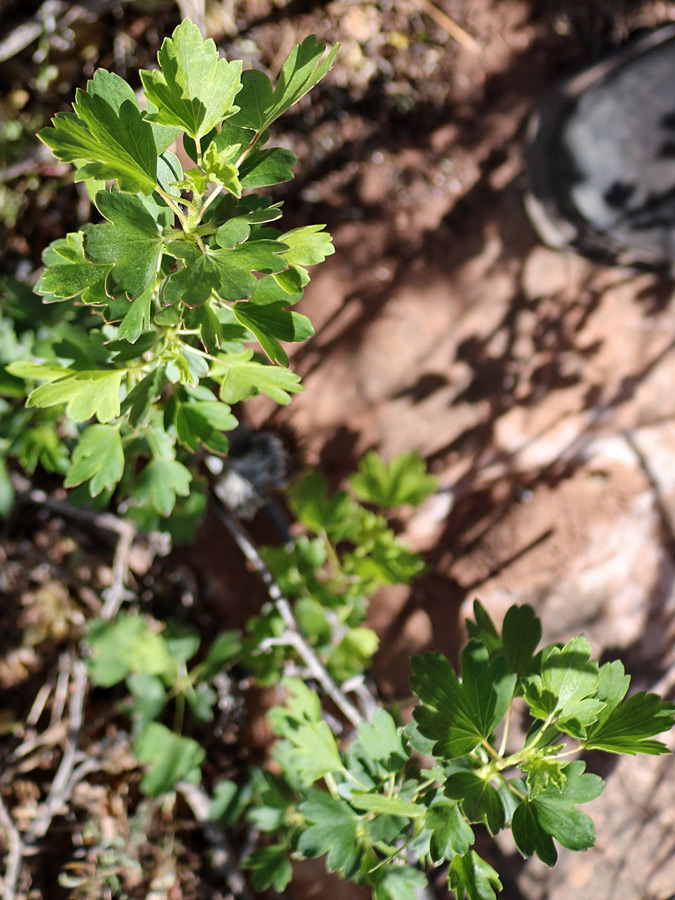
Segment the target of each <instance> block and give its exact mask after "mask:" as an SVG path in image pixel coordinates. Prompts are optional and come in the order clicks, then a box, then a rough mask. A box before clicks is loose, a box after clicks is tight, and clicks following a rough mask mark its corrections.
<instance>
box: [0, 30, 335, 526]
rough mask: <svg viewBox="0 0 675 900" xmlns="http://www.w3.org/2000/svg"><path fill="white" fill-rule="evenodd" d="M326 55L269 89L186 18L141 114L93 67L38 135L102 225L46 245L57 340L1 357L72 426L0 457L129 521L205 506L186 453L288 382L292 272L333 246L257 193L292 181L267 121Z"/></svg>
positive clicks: (45, 281) (289, 163) (299, 93)
mask: <svg viewBox="0 0 675 900" xmlns="http://www.w3.org/2000/svg"><path fill="white" fill-rule="evenodd" d="M336 50H337V48H333V49H332V50H331V51H330V52H326V51H325V45H324V44H321V43H318V42H317V41H316V39H315V38H314V37H309V38H307V39H306V40H305V41H303V43H302V44H300V45H299V46H297V47H296V48H295V49H294V50H293V51H292V52H291V53H290V55H289V57H288V58H287V60H286V61H285V63H284V64H283V66H282V68H281V71H280V74H279V80H278V84H277V86H276V87H274V88H273V87H272V85H271V83H270V81H269V79H268V78H267V76H266V75H264V74H263V73H262V72H257V71H249V72H242V64H241V62H240V61H231V62H228V61H226V60H225V59H222V58H220V57H219V54H218V51H217V49H216V47H215V45H214V43H213V41H211V40H206V41H205V40H203V38H202V36H201V34H200V31H199V29H198V28H197V26H196V25H194V24H192V23H191V22H190V21H188V20H186V21H184V22H183V23H182V24H181V25H179V26H178V27H177V28H176V30H175V31H174V33H173V35H172V37H170V38H167V39H166V40H165V41H164V43H163V45H162V48H161V50H160V51H159V54H158V60H159V66H160V68H159V69H157V70H153V71H142V72H141V78H142V81H143V86H144V95H145V96H144V105H143V106H141V104H139V100H138V99H137V97H136V94H135V93H134V91H133V90H132V88H131V87H130V85H129V84H127V82H125V81H124V80H123V79H122V78H120V77H119V76H117V75H115V74H114V73H111V72H108V71H106V70H102V69H99V70H97V71H96V72H95V73H94V76H93V77H92V78H91V80H90V81H89V82H88V84H87V88H86V90H78V91H77V94H76V98H75V102H74V103H73V111H72V112H67V113H59V114H57V115H56V117H55V118H54V119H53V124H52V126H50V127H48V128H45V129H43V130H42V131H41V132H40V134H39V137H40V138H41V140H42V141H43V142H44V143H45V144H47V146H48V147H50V148H51V150H52V152H53V153H54V154H55V156H56V157H57V158H58V159H60V160H62V161H64V162H70V163H73V165H74V166H75V170H76V174H75V177H76V180H78V181H83V182H85V184H86V186H87V189H88V191H89V192H90V194H91V196H92V197H93V198H94V202H95V204H96V207H97V209H98V211H99V213H100V214H101V216H102V217H103V219H104V220H105V221H104V222H103V223H102V224H94V225H86V226H85V227H84V228H83V229H82V230H81V231H78V232H76V233H72V234H68V235H66V237H64V238H61V239H59V240H57V241H54V242H53V243H52V244H51V245H50V246H49V247H48V248H47V250H46V251H45V253H44V263H45V269H44V271H43V273H42V275H41V277H40V279H39V281H38V283H37V286H36V291H37V293H38V294H39V295H41V296H42V298H43V299H44V301H45V303H47V304H52V303H58V304H59V305H60V309H61V314H60V316H59V315H58V314H53V315H51V314H50V318H51V320H52V321H54V322H55V327H56V329H57V332H58V333H59V336H61V335H62V337H61V339H60V340H58V341H57V342H56V343H55V345H54V346H53V347H52V348H46V347H45V346H44V342H40V340H39V339H38V335H37V334H36V335H35V338H34V339H33V340H30V341H27V342H26V343H23V344H21V345H20V346H15V347H10V348H8V352H5V354H4V355H5V359H4V360H3V362H5V363H6V376H5V377H6V378H10V379H11V385H10V387H12V388H13V390H14V392H15V393H16V392H17V381H19V380H24V381H26V382H28V383H30V384H34V383H35V382H37V383H38V386H37V387H34V389H32V390H31V391H30V393H29V396H28V404H27V405H28V408H29V410H39V411H41V413H42V415H43V417H44V416H46V419H45V420H49V421H53V417H52V419H49V416H50V415H51V413H50V411H51V410H55V409H56V410H58V411H59V412H60V411H61V410H63V408H64V407H65V414H66V415H65V420H66V421H68V422H69V423H82V425H81V426H80V428H81V430H79V431H78V432H77V434H76V435H74V434H73V429H72V425H71V426H70V427H69V433H68V438H69V440H68V441H62V440H61V441H58V440H56V439H55V438H54V437H53V436H52V437H51V438H49V437H47V436H45V437H44V440H43V441H42V443H41V444H40V446H39V447H38V446H36V447H35V449H34V450H33V451H32V457H31V452H29V451H28V450H26V449H23V448H21V447H20V446H19V445H17V442H16V440H12V442H11V443H10V444H5V447H4V450H5V454H6V455H10V456H11V455H15V456H17V457H18V458H19V459H21V460H22V461H23V462H29V463H30V462H31V461H32V460H33V459H34V458H37V459H39V460H41V461H46V463H47V467H50V466H51V467H52V468H54V469H56V470H57V471H59V472H62V473H65V485H66V487H71V488H73V487H77V486H80V485H82V486H83V487H84V489H86V492H87V493H88V494H89V496H90V497H100V498H101V499H102V500H103V501H104V502H106V501H107V500H109V499H110V498H111V497H112V495H113V493H114V492H116V496H117V499H118V500H126V502H127V506H128V507H129V509H128V514H130V515H132V516H134V517H135V518H136V519H137V520H138V521H139V522H140V524H141V525H143V526H144V527H151V526H153V525H156V524H157V523H158V519H159V520H161V518H167V517H168V516H170V515H171V513H172V512H173V510H174V508H175V507H176V504H177V503H180V504H181V506H182V507H183V508H186V507H190V508H192V509H193V510H194V511H195V514H196V515H199V514H200V513H201V512H203V508H204V504H203V501H202V500H200V498H203V491H204V487H203V483H202V482H201V481H200V479H199V478H198V477H197V476H196V475H195V472H194V470H193V469H191V468H190V467H189V466H188V465H186V463H187V462H188V460H189V458H190V457H191V456H192V455H194V453H195V452H196V451H198V450H199V449H200V448H205V449H206V450H208V451H209V452H211V453H216V454H221V455H222V454H226V452H227V448H228V442H227V436H226V434H227V432H228V431H230V430H232V429H233V428H234V427H235V426H236V424H237V419H236V418H235V416H234V414H233V413H232V409H231V407H232V405H233V404H235V403H237V402H239V401H241V400H245V399H246V398H248V397H250V396H252V395H254V394H257V393H264V394H267V395H268V396H270V397H271V398H272V399H273V400H274V401H275V402H277V403H281V404H285V403H288V402H289V400H290V396H291V394H292V393H294V392H297V391H299V390H301V389H302V388H301V385H300V380H299V378H298V377H297V375H295V374H293V373H292V372H290V371H289V370H288V369H287V368H286V366H287V364H288V357H287V354H286V351H285V350H284V348H283V346H282V343H283V342H293V341H302V340H304V339H306V338H307V337H309V336H310V335H311V334H312V326H311V323H310V321H309V319H307V317H306V316H303V315H301V314H300V313H297V312H295V311H293V310H292V308H291V307H292V306H293V304H295V303H296V302H297V301H298V300H299V299H300V297H301V296H302V291H303V288H304V287H305V285H306V284H307V283H308V282H309V273H308V269H307V267H309V266H314V265H316V264H317V263H320V262H322V261H323V260H324V259H325V258H326V256H328V255H329V254H331V253H333V246H332V244H331V240H330V236H329V235H327V234H326V233H325V232H324V231H323V226H321V225H310V226H306V227H302V228H296V229H293V230H291V231H287V232H285V233H282V232H281V231H279V230H278V229H277V228H276V227H275V226H274V225H273V223H275V222H277V221H278V220H279V218H280V217H281V204H280V203H274V202H273V201H272V199H271V198H270V197H268V196H265V195H264V194H263V193H262V192H261V189H263V188H266V187H269V186H273V185H275V184H278V183H280V182H284V181H288V180H289V179H290V178H292V177H293V172H292V170H293V166H294V165H295V163H296V162H297V160H296V157H295V156H294V154H293V153H291V152H290V151H289V150H286V149H285V148H283V147H277V146H273V145H270V144H269V140H270V130H269V129H270V126H272V125H273V123H274V122H275V121H276V119H277V118H278V117H279V116H280V115H282V114H283V113H284V112H286V110H288V109H289V108H290V107H291V106H292V105H293V104H294V103H296V102H297V101H298V100H300V99H301V98H302V97H303V96H304V95H305V94H306V93H307V92H308V91H309V90H310V89H311V88H312V87H313V86H314V85H316V84H317V82H318V81H319V80H320V79H321V78H322V77H323V76H324V75H325V74H326V72H327V71H328V69H329V68H330V66H331V64H332V62H333V59H334V57H335V52H336ZM181 143H182V146H183V148H184V150H185V153H186V154H187V156H189V157H190V158H191V160H192V162H193V165H192V166H191V167H189V168H187V170H185V171H184V169H183V166H182V164H181V162H180V160H179V158H178V156H177V155H176V153H174V152H173V150H171V149H169V148H170V147H172V146H176V147H178V145H179V144H181ZM73 310H76V311H75V312H74V311H73ZM72 317H76V318H78V322H77V327H76V328H73V329H71V330H70V332H69V331H68V329H66V328H64V327H63V326H64V325H65V323H67V322H68V320H69V319H71V318H72ZM85 328H86V330H85ZM5 411H6V412H9V410H5ZM24 418H25V417H24ZM52 435H53V432H52ZM64 436H65V435H64ZM50 442H51V445H53V446H50ZM33 444H34V445H35V444H36V441H35V440H33ZM5 480H6V479H5ZM5 505H6V504H5Z"/></svg>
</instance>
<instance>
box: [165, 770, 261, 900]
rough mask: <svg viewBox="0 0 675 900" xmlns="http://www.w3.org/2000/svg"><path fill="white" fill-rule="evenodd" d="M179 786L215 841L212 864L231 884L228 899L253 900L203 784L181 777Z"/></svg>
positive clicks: (217, 873) (211, 838)
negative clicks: (215, 817) (189, 782)
mask: <svg viewBox="0 0 675 900" xmlns="http://www.w3.org/2000/svg"><path fill="white" fill-rule="evenodd" d="M176 790H177V791H178V793H179V794H181V796H182V797H183V799H184V800H185V802H186V803H187V805H188V806H189V807H190V809H191V810H192V814H193V816H194V817H195V819H196V821H197V822H199V824H200V825H201V826H202V830H203V832H204V837H205V838H206V840H207V841H208V842H209V844H210V845H211V849H212V857H211V868H212V869H213V872H214V873H215V874H216V875H218V876H220V877H221V878H222V879H223V881H224V882H225V884H226V885H227V887H228V890H229V894H228V895H227V898H226V900H253V898H252V896H251V893H250V892H249V890H248V888H247V886H246V882H245V881H244V879H243V877H242V875H241V873H240V872H239V870H238V869H237V866H236V862H235V856H234V852H233V850H232V848H231V846H230V842H229V841H228V839H227V835H226V834H225V831H224V830H223V828H222V827H221V826H220V824H219V823H218V822H216V821H214V820H213V819H212V818H211V814H210V807H211V802H210V800H209V798H208V796H207V794H206V792H205V791H204V789H203V788H202V787H199V786H198V785H196V784H188V783H187V782H185V781H179V782H178V784H177V785H176Z"/></svg>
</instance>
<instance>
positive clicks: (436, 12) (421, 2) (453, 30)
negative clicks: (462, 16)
mask: <svg viewBox="0 0 675 900" xmlns="http://www.w3.org/2000/svg"><path fill="white" fill-rule="evenodd" d="M413 2H414V3H416V4H417V6H419V8H420V9H421V10H422V12H423V13H426V14H427V15H428V16H429V18H430V19H433V20H434V22H435V23H436V24H437V25H440V27H441V28H442V29H443V30H444V31H447V33H448V34H449V35H450V37H451V38H453V40H455V41H457V43H458V44H460V45H461V46H462V47H464V49H465V50H468V51H469V53H479V52H480V44H479V43H478V41H477V40H476V39H475V38H472V37H471V35H470V34H469V33H468V32H467V31H465V30H464V29H463V28H462V27H461V25H458V24H457V22H455V21H454V20H453V19H451V18H450V16H449V15H448V14H447V13H445V12H443V10H442V9H439V8H438V6H436V4H435V3H432V2H431V0H413Z"/></svg>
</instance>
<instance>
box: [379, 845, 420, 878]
mask: <svg viewBox="0 0 675 900" xmlns="http://www.w3.org/2000/svg"><path fill="white" fill-rule="evenodd" d="M414 840H415V838H414V836H413V837H409V838H408V840H407V841H406V842H405V843H404V844H401V846H400V847H398V849H397V850H396V853H390V854H389V856H385V857H384V859H381V860H380V861H379V863H378V864H377V865H376V866H373V868H372V869H368V874H369V875H371V874H372V873H373V872H377V870H378V869H379V868H381V867H382V866H386V865H387V863H390V862H391V861H392V859H396V858H397V857H399V856H400V855H401V853H403V851H404V850H405V849H406V848H407V847H409V846H410V844H412V842H413V841H414Z"/></svg>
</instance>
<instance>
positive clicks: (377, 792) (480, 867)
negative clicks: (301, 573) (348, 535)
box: [248, 601, 675, 900]
mask: <svg viewBox="0 0 675 900" xmlns="http://www.w3.org/2000/svg"><path fill="white" fill-rule="evenodd" d="M474 612H475V621H474V622H470V623H467V625H468V630H469V634H470V635H471V638H470V640H469V642H468V644H467V646H466V647H465V649H464V651H463V653H462V659H461V667H460V672H459V673H457V672H455V670H454V669H453V667H452V666H451V664H450V662H449V661H448V660H447V659H446V658H445V657H444V656H443V655H442V654H440V653H427V654H425V655H424V656H419V657H414V658H413V660H412V677H411V686H412V689H413V692H414V694H415V696H416V698H417V700H418V705H417V707H416V709H415V711H414V714H413V721H412V722H410V723H409V724H408V725H407V726H406V727H403V726H402V725H400V724H398V723H397V722H396V720H395V718H394V717H393V716H392V715H391V714H390V713H389V712H387V711H386V710H384V709H382V708H379V709H377V711H376V712H375V714H374V716H373V719H372V721H371V722H369V723H366V722H363V723H361V724H360V725H359V727H358V729H357V734H356V735H355V737H354V738H353V739H352V740H350V741H348V742H346V743H345V744H344V745H340V744H339V743H338V741H337V739H336V738H335V736H334V734H333V733H332V731H331V729H330V728H329V727H328V725H327V724H326V721H325V720H324V717H323V713H322V709H321V704H320V702H319V698H318V696H317V695H316V694H315V693H314V692H313V691H311V690H310V689H309V688H308V687H307V686H306V685H305V684H304V683H303V682H301V681H299V680H297V679H287V680H286V682H285V685H286V689H287V700H286V705H285V707H283V708H279V709H275V710H273V712H272V714H271V718H272V724H273V727H274V729H275V731H276V733H277V734H278V735H279V737H280V741H279V743H278V744H277V746H276V748H275V752H274V756H275V759H276V762H277V765H278V766H279V767H280V768H281V771H282V773H283V779H282V781H281V783H278V779H277V788H276V790H275V792H273V793H270V792H269V791H268V792H267V793H265V792H264V791H263V792H261V793H260V794H259V795H258V797H257V800H256V806H255V814H254V819H255V821H256V823H260V822H261V821H262V822H265V823H267V825H268V826H269V827H267V828H262V829H260V830H261V831H263V832H267V833H269V835H270V841H271V842H272V843H271V844H270V846H269V847H264V848H263V849H262V850H258V851H255V853H254V854H253V855H252V856H251V858H250V859H249V862H248V864H249V865H250V866H251V867H252V868H254V869H255V875H256V879H257V884H258V886H260V887H268V886H274V887H275V888H276V889H277V890H282V889H283V887H284V886H285V884H286V883H287V880H288V878H290V868H289V865H290V864H289V857H293V856H296V857H301V858H302V857H316V856H325V863H326V868H327V869H328V870H329V871H331V872H338V873H339V874H341V875H342V876H343V877H344V878H346V879H350V880H353V881H355V882H357V883H359V884H364V885H368V886H370V887H371V889H372V891H373V897H374V898H381V900H408V898H410V900H412V898H414V897H415V889H416V888H418V887H420V886H422V885H424V884H426V876H425V875H424V870H425V869H427V868H433V867H435V866H439V865H447V873H448V887H449V888H450V889H451V890H452V891H454V892H455V894H456V896H457V897H458V898H459V900H463V898H465V897H468V898H470V900H495V898H496V895H497V893H498V892H499V891H500V890H501V883H500V880H499V875H498V873H497V872H496V871H495V870H494V869H493V868H492V867H491V866H490V865H489V863H488V862H487V861H486V860H484V859H483V858H482V857H481V856H480V855H479V853H478V852H477V850H476V833H477V829H479V828H486V829H487V830H488V832H489V833H490V834H492V835H494V834H496V833H497V832H499V831H501V830H502V829H504V828H509V829H510V830H511V833H512V835H513V839H514V841H515V844H516V846H517V848H518V850H519V851H520V853H521V854H522V855H523V856H526V857H527V856H532V855H533V854H537V855H538V856H539V857H540V859H542V860H543V861H544V862H545V863H547V864H548V865H551V866H552V865H553V864H554V863H555V862H556V859H557V855H558V851H557V848H556V844H560V845H561V846H563V847H566V848H568V849H570V850H585V849H587V848H589V847H592V846H593V844H594V843H595V829H594V826H593V822H592V819H591V818H590V816H589V815H588V814H587V813H586V812H584V811H583V810H582V809H580V806H582V805H583V804H586V803H588V802H590V801H592V800H594V799H595V798H596V797H597V796H598V795H599V794H600V793H601V792H602V790H603V789H604V787H605V784H604V782H603V780H602V779H601V778H600V777H599V776H597V775H593V774H591V773H588V772H586V766H585V763H584V761H583V760H581V759H570V756H573V755H574V754H575V753H576V752H578V751H583V750H585V749H596V750H603V751H605V752H610V753H629V754H635V753H646V754H659V753H665V752H668V751H667V748H666V746H665V745H664V744H663V743H661V742H660V741H658V740H654V737H655V736H656V735H658V734H660V733H662V732H664V731H667V730H669V729H670V728H672V726H673V723H674V722H675V704H673V703H668V702H664V701H662V700H661V699H660V698H659V697H657V696H656V695H654V694H646V693H642V692H641V693H636V694H633V695H631V696H628V687H629V683H630V678H629V676H628V675H626V673H625V671H624V668H623V666H622V664H621V663H620V662H619V661H615V662H611V663H605V664H604V665H599V664H598V663H597V662H595V661H594V660H592V659H591V657H590V647H589V645H588V642H587V641H586V639H585V638H584V637H583V636H580V637H577V638H575V639H573V640H571V641H570V642H569V643H568V644H566V645H564V646H561V645H558V644H552V645H548V646H546V647H543V648H542V649H538V645H539V641H540V638H541V624H540V622H539V620H538V618H537V617H536V615H535V613H534V611H533V609H532V608H531V607H530V606H513V607H512V608H511V609H510V610H509V611H508V613H507V614H506V617H505V619H504V623H503V626H502V629H501V632H500V631H498V630H497V628H496V627H495V625H494V623H493V622H492V621H491V619H490V618H489V616H488V614H487V612H486V610H485V609H484V607H483V606H482V605H481V604H480V603H479V602H478V601H476V603H475V605H474ZM516 713H517V714H518V716H519V717H525V718H529V723H530V724H529V728H528V729H527V733H526V735H525V737H524V738H521V739H517V738H515V737H514V735H513V734H512V733H511V723H512V721H513V718H514V715H516ZM422 760H423V761H424V765H425V768H420V764H421V761H422ZM272 808H274V809H276V811H277V814H276V817H275V815H272V812H271V809H272ZM251 815H253V813H251ZM261 853H263V854H264V853H267V855H265V856H264V860H265V865H264V866H262V865H260V861H261V860H262V859H263V857H262V856H260V855H256V854H261Z"/></svg>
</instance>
